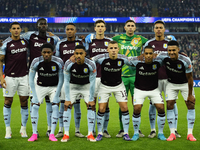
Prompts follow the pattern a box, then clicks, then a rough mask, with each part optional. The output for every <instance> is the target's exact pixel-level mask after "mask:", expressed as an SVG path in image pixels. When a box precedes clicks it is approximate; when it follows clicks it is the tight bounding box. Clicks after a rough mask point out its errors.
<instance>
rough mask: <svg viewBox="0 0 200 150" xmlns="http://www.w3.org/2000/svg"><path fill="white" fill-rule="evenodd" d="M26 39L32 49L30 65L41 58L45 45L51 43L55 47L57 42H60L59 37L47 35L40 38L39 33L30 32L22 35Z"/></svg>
mask: <svg viewBox="0 0 200 150" xmlns="http://www.w3.org/2000/svg"><path fill="white" fill-rule="evenodd" d="M21 37H23V38H24V39H26V40H27V41H29V48H30V62H29V64H31V63H32V61H33V59H34V58H36V57H39V56H41V49H40V47H41V46H42V45H43V44H44V43H51V44H52V45H53V46H55V45H56V44H57V42H58V41H59V40H60V39H59V37H57V36H55V35H54V36H49V35H48V34H46V36H45V37H42V36H39V32H38V31H30V32H26V33H24V34H22V35H21Z"/></svg>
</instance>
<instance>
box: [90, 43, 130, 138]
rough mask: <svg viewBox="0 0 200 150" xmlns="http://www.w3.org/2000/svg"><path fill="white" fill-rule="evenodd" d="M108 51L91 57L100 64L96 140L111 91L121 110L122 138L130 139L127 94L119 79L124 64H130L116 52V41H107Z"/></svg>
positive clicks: (100, 131) (101, 134)
mask: <svg viewBox="0 0 200 150" xmlns="http://www.w3.org/2000/svg"><path fill="white" fill-rule="evenodd" d="M108 52H109V53H105V54H100V55H97V56H95V57H93V58H92V59H93V60H94V61H95V62H97V63H99V64H101V83H100V87H99V92H98V103H99V111H98V113H97V127H98V136H97V138H96V140H97V141H100V140H102V137H103V133H102V126H103V117H104V113H105V110H106V106H107V103H108V98H109V96H110V94H112V93H113V94H114V96H115V98H116V101H117V102H118V104H119V107H120V109H121V112H122V123H123V130H124V135H123V139H124V140H126V141H130V140H131V139H130V138H129V135H128V129H129V120H130V116H129V112H128V106H127V94H126V90H125V86H124V83H123V82H122V79H121V72H122V66H123V65H124V64H127V65H131V64H130V63H129V61H128V58H127V57H126V56H124V55H121V54H118V52H119V47H118V44H117V42H116V41H110V42H109V44H108Z"/></svg>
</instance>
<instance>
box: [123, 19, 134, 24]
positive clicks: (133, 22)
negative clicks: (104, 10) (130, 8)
mask: <svg viewBox="0 0 200 150" xmlns="http://www.w3.org/2000/svg"><path fill="white" fill-rule="evenodd" d="M129 22H133V23H134V24H135V21H133V20H127V21H126V22H125V25H126V24H127V23H129Z"/></svg>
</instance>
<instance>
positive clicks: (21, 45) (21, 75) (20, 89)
mask: <svg viewBox="0 0 200 150" xmlns="http://www.w3.org/2000/svg"><path fill="white" fill-rule="evenodd" d="M21 31H22V29H21V26H20V24H19V23H18V22H13V23H11V25H10V32H11V37H8V38H7V39H6V40H5V41H4V42H3V45H2V47H1V48H0V79H1V86H2V87H3V96H4V97H5V101H4V108H3V115H4V122H5V125H6V135H5V138H6V139H10V138H11V134H12V132H11V127H10V118H11V105H12V102H13V96H14V95H15V92H16V91H17V93H18V95H19V99H20V103H21V117H22V118H21V130H20V133H21V136H22V137H28V136H27V134H26V123H27V120H28V101H27V100H28V96H29V90H28V75H27V74H28V68H27V50H28V42H27V41H26V40H24V39H23V38H20V33H21ZM4 61H5V70H4V73H5V76H6V77H5V79H4V78H3V72H2V70H3V62H4Z"/></svg>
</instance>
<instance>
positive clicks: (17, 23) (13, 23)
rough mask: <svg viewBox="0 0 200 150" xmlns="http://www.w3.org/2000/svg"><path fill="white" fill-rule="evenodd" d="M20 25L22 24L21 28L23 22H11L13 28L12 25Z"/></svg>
mask: <svg viewBox="0 0 200 150" xmlns="http://www.w3.org/2000/svg"><path fill="white" fill-rule="evenodd" d="M15 24H16V25H19V26H20V28H21V24H20V23H19V22H12V23H11V24H10V29H11V28H12V25H15Z"/></svg>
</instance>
